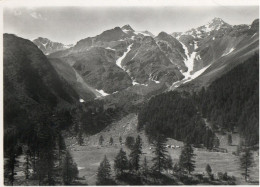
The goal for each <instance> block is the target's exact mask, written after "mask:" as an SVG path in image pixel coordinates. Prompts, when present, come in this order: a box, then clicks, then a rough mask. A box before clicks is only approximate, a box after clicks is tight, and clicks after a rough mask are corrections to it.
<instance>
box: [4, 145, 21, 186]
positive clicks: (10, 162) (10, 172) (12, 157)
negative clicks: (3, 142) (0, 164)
mask: <svg viewBox="0 0 260 187" xmlns="http://www.w3.org/2000/svg"><path fill="white" fill-rule="evenodd" d="M6 156H7V161H6V164H5V167H4V168H5V175H6V177H7V178H8V180H9V182H10V183H11V185H12V186H13V183H14V175H15V172H14V169H15V167H17V166H18V161H17V154H16V153H15V150H14V148H11V149H10V150H9V151H8V153H7V154H6Z"/></svg>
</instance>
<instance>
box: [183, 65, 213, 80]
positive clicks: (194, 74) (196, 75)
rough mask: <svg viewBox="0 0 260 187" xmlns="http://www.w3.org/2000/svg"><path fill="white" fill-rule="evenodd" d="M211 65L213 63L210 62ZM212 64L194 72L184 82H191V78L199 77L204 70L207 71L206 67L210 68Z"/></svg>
mask: <svg viewBox="0 0 260 187" xmlns="http://www.w3.org/2000/svg"><path fill="white" fill-rule="evenodd" d="M210 65H211V64H210ZM210 65H208V66H206V67H204V68H202V69H200V70H199V71H196V72H195V73H193V74H192V75H191V76H190V77H188V79H187V80H185V81H184V82H183V83H186V82H189V81H191V80H193V79H195V78H197V77H198V76H200V75H201V74H202V73H203V72H204V71H206V69H208V68H209V66H210Z"/></svg>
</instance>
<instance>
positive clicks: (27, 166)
mask: <svg viewBox="0 0 260 187" xmlns="http://www.w3.org/2000/svg"><path fill="white" fill-rule="evenodd" d="M30 168H31V162H30V150H27V151H26V155H25V163H24V174H25V178H26V179H28V178H29V175H30V171H29V169H30Z"/></svg>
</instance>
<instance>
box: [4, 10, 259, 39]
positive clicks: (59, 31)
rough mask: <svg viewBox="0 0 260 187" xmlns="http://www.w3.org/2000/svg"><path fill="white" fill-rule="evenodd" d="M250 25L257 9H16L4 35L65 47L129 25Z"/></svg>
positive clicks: (7, 16)
mask: <svg viewBox="0 0 260 187" xmlns="http://www.w3.org/2000/svg"><path fill="white" fill-rule="evenodd" d="M215 17H219V18H222V19H223V20H224V21H225V22H227V23H229V24H231V25H236V24H251V23H252V22H253V20H254V19H256V18H259V7H258V6H240V7H233V6H232V7H231V6H214V7H198V6H196V7H188V6H185V7H34V8H33V7H31V8H28V7H16V8H5V9H4V32H5V33H13V34H16V35H17V36H20V37H23V38H26V39H30V40H33V39H35V38H38V37H46V38H49V39H50V40H52V41H56V42H61V43H64V44H75V43H76V42H77V41H79V40H81V39H84V38H87V37H92V36H96V35H98V34H100V33H102V32H103V31H105V30H108V29H112V28H114V27H116V26H119V27H122V26H123V25H126V24H129V25H130V26H131V27H132V28H133V29H134V30H136V31H144V30H148V31H150V32H152V33H153V34H155V35H157V34H158V33H160V32H161V31H165V32H167V33H173V32H183V31H187V30H189V29H191V28H196V27H198V26H201V25H204V24H206V23H208V22H209V21H211V20H212V19H213V18H215Z"/></svg>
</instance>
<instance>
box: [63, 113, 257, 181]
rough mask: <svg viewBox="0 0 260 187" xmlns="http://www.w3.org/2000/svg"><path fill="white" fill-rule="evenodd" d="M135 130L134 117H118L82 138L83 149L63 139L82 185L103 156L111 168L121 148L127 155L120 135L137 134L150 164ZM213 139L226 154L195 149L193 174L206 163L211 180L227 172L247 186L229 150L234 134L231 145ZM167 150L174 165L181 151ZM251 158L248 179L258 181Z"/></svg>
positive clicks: (91, 178)
mask: <svg viewBox="0 0 260 187" xmlns="http://www.w3.org/2000/svg"><path fill="white" fill-rule="evenodd" d="M136 127H137V115H136V114H130V115H128V116H126V117H124V118H122V119H121V120H120V121H118V122H115V123H113V124H111V125H110V126H109V127H107V128H106V129H104V130H103V131H102V132H100V133H98V134H96V135H93V136H90V137H85V145H83V146H78V145H77V143H76V140H75V138H74V139H72V138H67V139H66V144H67V145H68V146H69V149H70V151H71V154H72V156H73V158H74V160H75V162H76V163H77V165H78V167H79V176H80V177H84V178H85V181H84V182H85V183H87V184H89V185H95V182H96V172H97V168H98V166H99V163H100V162H101V161H102V160H103V158H104V155H107V158H108V160H109V161H110V164H111V166H112V168H113V160H114V158H115V156H116V154H117V153H118V152H119V150H120V148H121V147H122V148H123V149H124V150H125V151H126V152H127V155H128V154H129V152H130V151H129V149H127V148H126V147H125V146H124V145H122V146H121V145H119V137H120V136H121V137H122V139H123V142H124V141H125V138H126V137H127V136H134V137H136V136H137V135H138V134H139V135H140V136H141V138H142V141H143V153H144V154H143V157H144V156H146V157H147V160H148V163H149V164H151V162H149V161H150V160H151V158H152V157H153V154H152V149H150V147H151V145H149V143H148V140H147V138H146V136H145V135H144V132H140V133H138V132H137V131H136ZM101 134H102V136H103V137H104V139H105V141H104V145H103V146H100V145H99V144H98V140H99V137H100V135H101ZM217 136H218V137H219V139H220V147H221V148H226V149H227V150H228V152H227V153H221V152H209V151H207V150H205V149H196V148H195V150H194V152H195V154H196V155H197V156H196V158H195V161H196V170H195V173H205V167H206V165H207V164H210V166H211V168H212V170H213V173H214V174H215V177H216V176H217V172H227V173H228V175H230V176H232V175H233V176H235V177H236V178H237V183H238V184H248V183H245V182H244V179H243V177H242V175H241V172H240V169H239V157H238V156H235V155H233V154H232V152H233V151H236V145H238V142H239V136H238V134H233V135H232V137H233V145H232V146H229V145H227V135H220V134H217ZM110 137H112V138H113V139H114V143H115V145H112V146H111V145H109V139H110ZM167 144H168V145H178V146H180V147H182V146H183V143H182V142H179V141H176V140H173V139H169V140H168V142H167ZM70 145H72V146H70ZM168 150H169V154H170V155H171V157H172V159H173V162H174V163H176V162H178V159H179V156H180V153H181V148H175V149H171V148H168ZM254 159H255V167H254V168H252V172H251V175H250V179H251V180H252V181H259V165H258V163H259V158H258V156H257V153H256V152H255V153H254ZM142 161H143V158H142Z"/></svg>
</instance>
